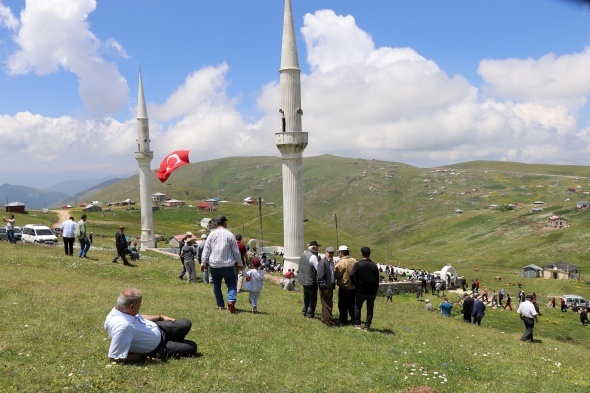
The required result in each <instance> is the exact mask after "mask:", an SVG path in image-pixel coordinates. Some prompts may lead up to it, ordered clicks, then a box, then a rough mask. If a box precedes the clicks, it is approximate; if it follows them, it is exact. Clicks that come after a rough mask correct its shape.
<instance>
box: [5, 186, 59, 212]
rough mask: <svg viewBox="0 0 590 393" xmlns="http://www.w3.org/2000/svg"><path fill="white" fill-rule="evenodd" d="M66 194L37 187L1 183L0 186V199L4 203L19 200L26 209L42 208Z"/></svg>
mask: <svg viewBox="0 0 590 393" xmlns="http://www.w3.org/2000/svg"><path fill="white" fill-rule="evenodd" d="M67 196H68V195H67V194H66V193H63V192H56V191H49V190H40V189H37V188H31V187H25V186H14V185H11V184H7V183H5V184H2V185H1V186H0V201H2V202H3V204H4V203H10V202H21V203H24V204H25V206H26V209H27V210H28V209H43V208H44V207H46V206H50V205H52V204H54V203H56V202H57V201H60V200H62V199H64V198H66V197H67Z"/></svg>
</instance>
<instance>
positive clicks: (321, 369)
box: [0, 238, 590, 392]
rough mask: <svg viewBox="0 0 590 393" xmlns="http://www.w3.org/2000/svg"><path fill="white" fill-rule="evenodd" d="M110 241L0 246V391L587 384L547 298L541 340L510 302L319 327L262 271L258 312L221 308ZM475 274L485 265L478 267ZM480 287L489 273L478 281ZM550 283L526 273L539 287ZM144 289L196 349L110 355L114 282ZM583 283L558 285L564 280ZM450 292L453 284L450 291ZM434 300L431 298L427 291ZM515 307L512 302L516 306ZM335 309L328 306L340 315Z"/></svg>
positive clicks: (159, 265)
mask: <svg viewBox="0 0 590 393" xmlns="http://www.w3.org/2000/svg"><path fill="white" fill-rule="evenodd" d="M113 243H114V241H113V239H112V238H104V239H103V238H98V239H97V240H96V241H95V245H94V246H93V248H92V249H91V251H90V252H89V254H88V255H89V257H90V258H88V259H79V258H71V257H65V256H64V255H63V250H62V248H61V247H49V246H48V247H45V246H35V245H29V244H20V243H19V244H17V245H15V246H13V245H10V244H8V243H7V242H1V243H0V255H2V259H1V260H0V309H1V310H2V321H3V323H2V324H1V325H0V367H1V369H2V378H0V389H1V390H2V391H7V392H12V391H14V392H16V391H18V392H40V391H43V392H44V391H84V392H90V391H167V392H186V391H203V392H209V391H211V392H213V391H215V392H236V391H243V392H259V391H270V392H277V391H279V392H318V391H329V392H353V391H354V392H356V391H367V392H386V391H388V392H391V391H393V392H406V391H408V390H409V389H410V388H412V387H417V386H430V387H432V388H434V389H436V390H437V391H439V392H470V391H473V390H474V386H476V387H477V389H476V390H478V391H489V392H529V391H530V392H533V391H534V392H555V391H562V392H586V391H588V390H589V389H590V381H589V380H588V378H587V377H586V370H585V368H586V365H587V364H588V361H589V360H590V355H589V349H590V345H589V344H588V342H589V341H588V338H589V336H590V327H582V326H581V325H580V323H579V321H578V318H577V315H575V314H573V313H571V312H567V313H561V312H559V309H547V308H546V307H545V306H542V308H541V311H542V313H543V316H542V317H540V323H539V325H538V326H537V327H536V328H535V335H536V338H537V339H538V340H539V342H536V343H532V344H531V343H522V342H520V341H519V336H520V334H521V332H522V331H523V327H522V325H521V323H520V322H519V319H518V316H517V314H516V312H515V311H513V312H510V311H504V310H492V309H490V308H488V312H487V315H486V317H485V318H484V320H483V325H482V327H480V328H478V327H476V326H473V325H467V324H464V323H463V322H462V321H461V315H460V314H459V313H458V310H457V307H456V308H455V309H454V310H453V317H452V318H450V319H449V318H443V317H442V316H440V315H439V314H428V313H426V312H425V311H423V310H422V308H423V304H424V303H422V302H417V301H416V298H415V297H414V296H412V295H402V296H395V297H394V302H393V303H385V298H384V297H383V298H379V299H378V300H377V302H376V303H377V304H376V310H375V318H374V323H373V327H374V331H373V332H369V333H366V332H364V331H362V330H356V329H354V328H352V327H340V328H337V329H328V328H326V327H324V326H323V325H322V324H321V323H320V322H319V320H309V319H304V318H302V317H301V316H300V301H301V297H302V295H301V292H286V291H283V290H281V289H280V288H279V287H278V286H276V285H275V284H273V282H272V281H270V280H267V281H266V283H265V288H264V290H263V292H262V296H261V300H260V305H259V310H260V312H261V313H260V314H257V315H254V314H251V313H250V312H248V310H249V307H247V294H240V295H239V296H238V309H239V311H240V313H238V314H237V315H231V314H229V313H227V312H218V311H217V310H216V309H215V302H214V299H213V294H212V291H211V287H210V286H209V285H205V284H203V283H199V284H196V285H189V284H187V283H186V282H183V281H181V280H179V279H178V278H177V274H178V271H179V268H180V263H179V261H178V259H174V258H172V257H169V256H166V255H162V254H159V253H155V252H147V253H143V255H142V259H141V260H140V261H138V262H137V266H136V267H131V268H127V267H123V266H122V265H121V264H114V263H111V259H112V256H113V255H114V248H113V247H112V245H113ZM479 273H482V277H484V276H485V275H486V274H487V273H485V272H482V271H480V272H479ZM480 280H482V284H486V283H487V284H489V283H490V281H491V279H489V281H488V280H486V279H481V278H480ZM549 283H551V282H550V281H545V280H532V279H531V280H525V281H524V282H523V285H524V289H525V290H526V291H527V292H529V291H533V290H535V291H536V292H537V294H538V295H539V297H543V296H547V295H548V294H549V292H550V291H554V290H557V289H556V288H554V287H553V286H550V285H549ZM128 286H134V287H137V288H139V289H141V290H142V291H143V294H144V302H143V306H142V311H144V312H146V313H158V314H159V313H165V314H167V315H169V316H172V317H187V318H189V319H191V320H192V321H193V330H192V331H191V333H190V334H189V336H188V338H189V339H192V340H195V341H196V342H197V343H198V345H199V352H200V355H201V356H200V357H198V358H196V359H182V360H171V361H169V362H168V363H145V364H137V365H111V364H109V363H107V361H106V353H107V349H108V340H107V338H106V333H105V332H104V330H103V327H102V325H103V323H104V318H105V316H106V314H107V313H108V312H109V310H110V309H111V308H112V307H113V306H114V303H115V300H116V297H117V296H118V293H119V291H120V290H121V289H123V288H125V287H128ZM584 287H585V284H582V283H577V282H563V283H562V287H561V288H559V290H564V291H578V290H581V289H583V288H584ZM449 297H450V300H453V301H454V300H457V299H458V297H459V295H458V294H450V296H449ZM430 298H431V299H432V301H433V303H434V304H435V306H436V305H437V304H438V302H439V299H436V296H434V297H432V296H431V297H430ZM516 303H517V302H516ZM336 314H337V312H336Z"/></svg>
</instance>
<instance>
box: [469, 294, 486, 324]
mask: <svg viewBox="0 0 590 393" xmlns="http://www.w3.org/2000/svg"><path fill="white" fill-rule="evenodd" d="M474 298H475V303H473V311H472V312H471V315H472V316H473V324H474V325H478V326H481V320H482V319H483V317H484V315H485V311H486V305H485V304H484V302H483V300H482V299H479V296H478V295H477V294H475V295H474Z"/></svg>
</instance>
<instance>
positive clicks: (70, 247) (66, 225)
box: [60, 216, 76, 257]
mask: <svg viewBox="0 0 590 393" xmlns="http://www.w3.org/2000/svg"><path fill="white" fill-rule="evenodd" d="M60 228H61V237H62V238H63V239H64V251H65V252H66V256H70V257H72V256H74V240H75V239H76V221H74V217H72V216H70V219H69V220H66V221H64V222H62V223H61V227H60Z"/></svg>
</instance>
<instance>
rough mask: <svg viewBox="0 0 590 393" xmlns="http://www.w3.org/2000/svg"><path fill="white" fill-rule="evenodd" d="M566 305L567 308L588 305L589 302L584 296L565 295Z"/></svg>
mask: <svg viewBox="0 0 590 393" xmlns="http://www.w3.org/2000/svg"><path fill="white" fill-rule="evenodd" d="M562 298H564V299H565V305H566V307H567V308H573V307H588V302H587V301H586V299H584V298H583V297H582V296H578V295H563V296H562Z"/></svg>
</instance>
